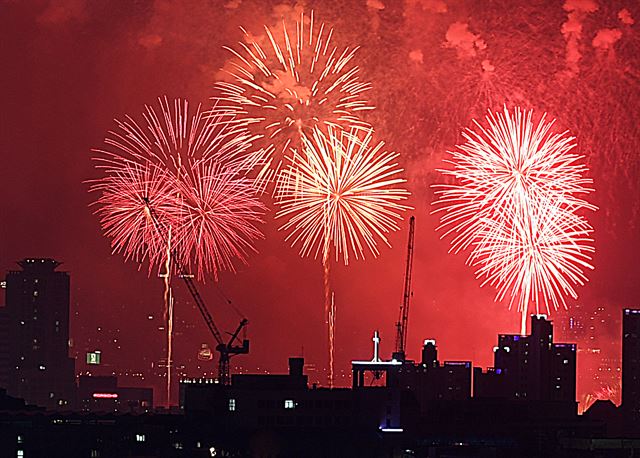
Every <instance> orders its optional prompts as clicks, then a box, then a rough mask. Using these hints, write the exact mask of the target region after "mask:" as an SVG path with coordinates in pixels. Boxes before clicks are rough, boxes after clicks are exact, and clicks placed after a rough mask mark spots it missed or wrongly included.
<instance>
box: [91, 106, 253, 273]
mask: <svg viewBox="0 0 640 458" xmlns="http://www.w3.org/2000/svg"><path fill="white" fill-rule="evenodd" d="M172 106H173V108H172ZM159 108H160V109H159V111H156V109H155V108H154V107H150V106H148V107H146V111H145V113H144V114H143V119H144V124H143V126H144V127H141V125H139V124H137V123H136V122H135V121H134V120H133V119H132V118H130V117H127V118H126V120H125V121H124V122H119V121H117V125H118V129H117V130H116V131H113V132H109V135H108V136H107V138H106V139H105V144H106V146H107V147H106V148H105V149H101V150H94V151H95V153H97V154H96V157H95V158H94V160H95V162H96V167H97V168H99V169H101V170H102V171H103V173H104V176H103V177H102V178H101V179H98V180H94V181H93V182H92V183H91V190H92V191H96V192H99V193H100V197H99V198H98V199H97V201H96V202H95V204H96V205H97V206H98V210H97V213H98V215H99V216H100V218H101V224H102V226H103V229H104V230H105V234H106V235H107V236H108V237H109V238H111V240H112V248H113V250H114V252H122V253H124V255H125V257H126V258H127V259H130V258H133V259H135V260H137V261H140V262H141V261H144V260H145V258H146V259H148V261H149V269H150V271H151V270H152V269H153V268H154V267H159V266H160V264H161V263H162V260H163V259H164V257H165V256H166V255H165V250H166V243H167V242H166V240H164V238H165V237H166V235H165V234H161V233H160V231H158V230H157V228H154V222H153V220H152V218H151V215H150V210H149V209H152V210H153V212H154V216H155V217H156V219H157V220H158V221H159V223H160V224H161V225H162V226H163V227H164V228H166V229H169V228H170V229H171V233H172V241H173V250H174V252H175V253H176V254H177V255H178V256H179V258H180V261H181V262H182V263H183V264H185V265H189V266H190V267H191V268H192V269H193V270H194V271H196V272H197V275H198V277H199V278H200V279H203V278H204V277H205V275H206V274H212V275H213V277H214V278H216V279H217V276H218V273H219V271H220V270H225V269H232V268H233V264H232V262H231V260H232V258H234V257H235V258H238V259H240V260H241V261H245V260H246V254H247V252H248V251H249V250H251V249H252V248H251V247H252V245H251V243H252V241H253V240H255V239H256V238H257V237H259V236H260V231H259V230H258V229H257V228H256V226H255V224H256V223H258V222H259V221H260V215H261V213H262V212H263V210H264V207H263V205H262V204H261V203H260V202H259V200H258V197H257V196H256V195H255V192H254V191H253V189H252V187H251V182H250V181H249V180H248V179H247V178H245V177H244V173H245V172H246V168H245V167H246V165H247V164H246V159H245V157H246V156H247V151H249V150H250V148H251V139H252V137H251V136H250V134H249V133H247V131H246V130H245V129H244V128H243V126H242V125H241V124H237V123H235V122H234V120H233V118H232V117H231V116H229V115H228V114H223V113H220V112H217V111H216V110H215V109H214V111H213V112H203V111H201V109H200V107H198V108H197V109H196V111H195V114H193V116H189V112H188V104H187V102H186V101H185V102H183V101H180V100H176V101H175V102H174V103H173V104H170V103H169V101H168V100H167V99H166V98H165V99H159Z"/></svg>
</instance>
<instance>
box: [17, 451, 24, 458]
mask: <svg viewBox="0 0 640 458" xmlns="http://www.w3.org/2000/svg"><path fill="white" fill-rule="evenodd" d="M16 457H17V458H23V457H24V450H18V453H17V454H16Z"/></svg>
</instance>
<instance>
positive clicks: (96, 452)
mask: <svg viewBox="0 0 640 458" xmlns="http://www.w3.org/2000/svg"><path fill="white" fill-rule="evenodd" d="M91 458H100V450H91Z"/></svg>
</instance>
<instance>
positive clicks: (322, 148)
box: [276, 128, 409, 265]
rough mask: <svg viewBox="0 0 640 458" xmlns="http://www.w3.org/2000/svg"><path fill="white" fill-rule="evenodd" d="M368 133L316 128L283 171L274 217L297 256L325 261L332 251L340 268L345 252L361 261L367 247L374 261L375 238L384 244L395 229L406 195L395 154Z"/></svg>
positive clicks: (387, 243)
mask: <svg viewBox="0 0 640 458" xmlns="http://www.w3.org/2000/svg"><path fill="white" fill-rule="evenodd" d="M372 135H373V134H372V131H371V130H369V131H366V133H365V134H363V132H362V131H352V132H345V131H342V130H340V131H334V130H333V129H329V132H328V135H326V134H324V133H323V132H322V131H321V130H320V129H317V128H316V129H315V130H314V132H313V137H312V138H311V139H307V138H305V139H304V151H303V152H302V154H298V153H297V152H296V154H295V157H294V159H293V160H291V165H290V166H289V167H288V168H286V169H284V170H283V172H282V173H283V177H284V179H283V182H282V189H281V192H280V193H279V194H278V200H277V202H276V203H277V205H279V206H280V210H279V211H278V212H277V214H276V218H285V217H286V218H288V220H287V221H286V222H285V223H284V224H283V225H282V226H281V228H280V229H281V230H284V231H288V232H289V234H288V235H287V237H286V240H287V241H291V244H292V246H296V245H300V255H301V256H309V255H311V254H313V256H314V257H315V258H317V257H318V255H319V254H320V253H321V252H322V256H323V257H325V256H328V253H329V251H330V250H331V249H332V248H333V249H334V250H335V259H336V261H337V260H338V259H339V258H340V256H342V257H343V259H344V263H345V265H346V264H348V263H349V256H350V253H352V255H353V256H355V258H356V259H359V258H363V259H364V257H365V249H368V251H370V252H371V253H372V254H373V256H374V257H376V256H377V255H378V254H379V251H378V239H379V240H382V242H384V243H385V244H386V245H388V246H389V242H388V240H387V237H386V234H387V233H389V232H391V231H395V230H397V229H398V225H397V222H398V221H400V220H401V219H402V216H401V214H400V212H402V211H404V210H407V209H408V208H409V207H407V206H406V205H403V203H402V202H403V201H404V200H406V199H407V197H408V196H409V192H408V191H406V190H405V189H403V188H401V187H400V185H401V184H402V183H404V182H405V181H406V180H404V179H403V178H401V177H400V174H401V173H402V169H401V168H400V167H399V166H398V164H397V163H396V162H394V161H395V160H396V158H397V157H398V155H397V154H396V153H389V152H386V151H383V146H384V144H383V143H382V142H380V143H378V144H377V145H375V146H374V145H372V144H371V143H372Z"/></svg>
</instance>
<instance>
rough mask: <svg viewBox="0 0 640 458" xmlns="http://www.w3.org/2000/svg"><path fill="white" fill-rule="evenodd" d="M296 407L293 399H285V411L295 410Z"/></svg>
mask: <svg viewBox="0 0 640 458" xmlns="http://www.w3.org/2000/svg"><path fill="white" fill-rule="evenodd" d="M295 407H296V404H295V402H293V399H285V400H284V408H285V409H293V408H295Z"/></svg>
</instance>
